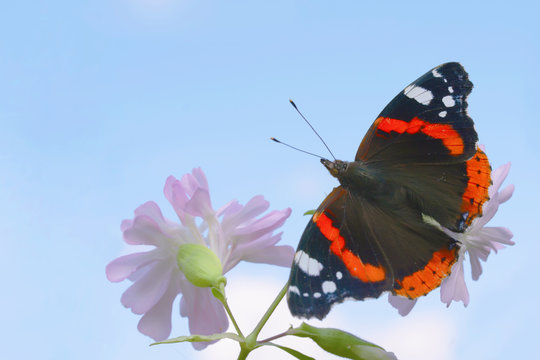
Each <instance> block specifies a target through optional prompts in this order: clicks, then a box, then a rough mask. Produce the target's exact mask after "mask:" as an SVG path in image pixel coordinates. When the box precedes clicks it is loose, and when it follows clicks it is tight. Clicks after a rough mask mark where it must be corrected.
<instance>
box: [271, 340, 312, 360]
mask: <svg viewBox="0 0 540 360" xmlns="http://www.w3.org/2000/svg"><path fill="white" fill-rule="evenodd" d="M262 345H270V346H275V347H277V348H280V349H281V350H283V351H285V352H288V353H289V354H291V355H292V356H294V357H295V358H297V359H300V360H315V358H312V357H311V356H307V355H304V354H302V353H301V352H300V351H297V350H294V349H291V348H289V347H286V346H282V345H278V344H274V343H271V342H269V343H264V344H262Z"/></svg>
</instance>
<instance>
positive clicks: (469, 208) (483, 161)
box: [461, 149, 491, 225]
mask: <svg viewBox="0 0 540 360" xmlns="http://www.w3.org/2000/svg"><path fill="white" fill-rule="evenodd" d="M466 164H467V176H468V178H469V181H468V183H467V188H466V189H465V192H464V193H463V202H462V204H461V211H462V212H464V213H468V216H467V219H466V220H465V223H466V224H467V225H470V224H471V222H472V221H473V219H474V218H475V217H477V216H482V205H484V203H485V202H486V201H487V200H489V196H488V189H489V186H490V185H491V166H490V165H489V161H488V158H487V155H486V153H484V152H483V151H482V150H480V149H477V150H476V154H475V155H474V156H473V157H472V158H471V159H469V160H467V163H466Z"/></svg>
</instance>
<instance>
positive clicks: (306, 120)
mask: <svg viewBox="0 0 540 360" xmlns="http://www.w3.org/2000/svg"><path fill="white" fill-rule="evenodd" d="M289 102H290V103H291V105H292V106H293V108H294V109H295V110H296V111H297V112H298V113H299V114H300V116H301V117H302V119H304V121H305V122H306V123H307V124H308V125H309V127H310V128H311V130H313V132H314V133H315V134H316V135H317V136H318V137H319V139H321V141H322V143H323V144H324V146H325V147H326V149H327V150H328V152H329V153H330V155H332V157H333V158H334V160H336V157H335V156H334V154H333V153H332V151H331V150H330V148H329V147H328V145H326V143H325V142H324V140H323V138H322V137H321V135H319V133H318V132H317V130H315V128H314V127H313V126H312V125H311V123H310V122H309V121H308V119H306V117H305V116H304V115H303V114H302V113H301V112H300V110H298V107H297V106H296V104H295V103H294V101H292V100H291V99H289ZM284 145H286V144H284ZM288 146H290V145H288ZM291 147H292V146H291ZM321 159H322V158H321Z"/></svg>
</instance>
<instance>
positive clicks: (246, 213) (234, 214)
mask: <svg viewBox="0 0 540 360" xmlns="http://www.w3.org/2000/svg"><path fill="white" fill-rule="evenodd" d="M269 206H270V203H269V202H268V201H266V200H265V199H264V197H263V196H262V195H257V196H254V197H253V198H251V199H250V200H249V201H248V202H247V204H246V205H244V206H242V205H240V204H238V203H236V204H234V205H233V204H231V205H230V206H228V207H226V208H222V209H220V210H221V211H220V212H218V215H223V221H222V226H223V229H224V231H227V230H229V229H232V228H235V227H237V226H240V225H242V224H244V225H245V223H246V222H249V223H251V222H252V221H253V220H255V218H256V217H257V216H259V215H260V214H262V213H263V212H265V211H266V210H267V209H268V207H269Z"/></svg>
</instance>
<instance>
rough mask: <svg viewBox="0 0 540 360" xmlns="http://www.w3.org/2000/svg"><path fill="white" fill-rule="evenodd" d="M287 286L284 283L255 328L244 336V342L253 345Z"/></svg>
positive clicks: (285, 291)
mask: <svg viewBox="0 0 540 360" xmlns="http://www.w3.org/2000/svg"><path fill="white" fill-rule="evenodd" d="M288 288H289V282H287V283H286V284H285V286H284V287H283V289H281V291H280V292H279V294H278V295H277V297H276V298H275V300H274V302H273V303H272V304H271V305H270V307H269V308H268V310H266V313H264V315H263V317H262V319H261V320H260V321H259V323H258V324H257V326H255V329H253V331H252V332H251V334H249V335H248V337H247V338H246V344H247V345H248V346H250V347H252V346H254V345H255V344H256V343H257V336H259V333H260V332H261V330H262V328H263V327H264V325H265V324H266V322H267V321H268V319H269V318H270V315H272V313H273V312H274V310H276V307H277V306H278V304H279V303H280V302H281V300H282V299H283V297H284V296H285V294H286V293H287V289H288Z"/></svg>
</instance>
